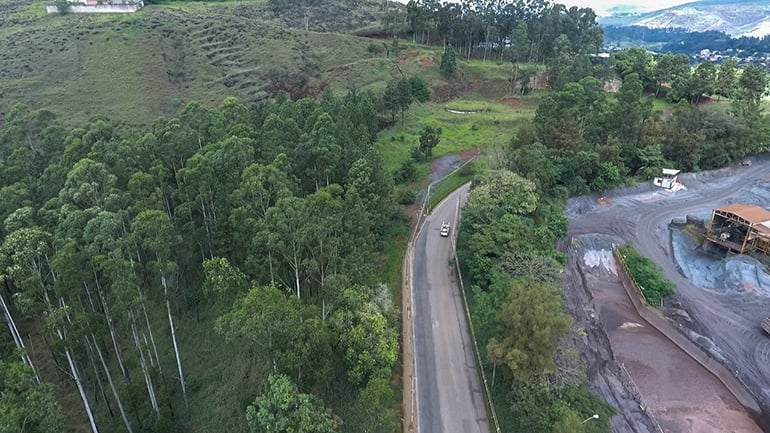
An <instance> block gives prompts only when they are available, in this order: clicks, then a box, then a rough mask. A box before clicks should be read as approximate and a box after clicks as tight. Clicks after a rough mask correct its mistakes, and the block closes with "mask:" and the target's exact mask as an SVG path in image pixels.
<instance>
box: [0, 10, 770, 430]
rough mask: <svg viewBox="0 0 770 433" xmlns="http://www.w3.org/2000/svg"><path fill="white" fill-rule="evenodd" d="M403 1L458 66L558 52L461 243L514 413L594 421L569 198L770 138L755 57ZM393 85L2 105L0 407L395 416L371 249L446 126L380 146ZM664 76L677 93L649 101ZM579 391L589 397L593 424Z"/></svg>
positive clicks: (579, 25) (589, 19)
mask: <svg viewBox="0 0 770 433" xmlns="http://www.w3.org/2000/svg"><path fill="white" fill-rule="evenodd" d="M318 3H319V2H313V1H309V2H307V4H314V5H316V6H317V4H318ZM270 5H271V7H272V8H274V10H276V11H277V13H279V12H280V11H281V10H282V8H290V7H292V3H290V2H285V1H278V0H271V1H270ZM391 12H392V13H388V14H386V16H385V18H384V19H383V27H384V28H385V29H387V31H388V32H391V33H392V35H401V36H405V35H408V37H409V38H411V39H412V40H413V41H418V42H420V43H429V44H435V45H436V46H440V47H442V52H443V55H442V62H441V65H440V66H435V67H436V68H440V70H441V72H442V73H443V74H444V77H445V78H446V79H447V80H455V79H460V78H458V75H459V74H458V71H459V70H461V69H462V65H458V63H459V62H458V59H457V58H455V57H454V54H455V49H456V53H457V55H458V57H461V58H468V57H473V58H482V59H486V58H495V59H497V60H498V61H503V60H504V61H506V62H513V63H511V65H512V66H518V65H520V64H521V62H543V63H544V64H545V65H546V67H547V70H548V76H549V80H550V85H551V87H552V89H551V91H549V92H547V93H544V94H543V95H542V96H538V98H540V104H539V108H538V109H537V112H536V115H535V118H534V121H533V123H532V126H531V127H530V126H524V127H522V128H520V129H518V130H516V131H513V130H512V131H507V133H508V134H509V135H510V136H511V140H510V143H509V145H507V146H506V147H505V148H503V149H498V150H499V152H490V154H491V155H492V156H490V157H489V158H488V160H489V161H488V165H489V167H490V169H489V170H486V171H482V172H481V173H480V174H479V175H478V177H477V178H476V179H474V183H473V188H472V190H471V195H470V198H469V201H468V205H467V207H466V209H465V210H464V213H463V218H464V224H463V226H462V229H461V234H460V248H461V251H460V256H461V260H462V264H463V267H464V269H465V270H466V271H467V274H466V276H467V278H468V281H469V283H470V284H469V285H468V286H469V287H471V289H470V290H471V293H470V295H471V296H470V297H471V301H472V302H471V310H472V311H471V315H472V317H473V320H474V323H475V326H476V328H477V330H478V337H479V341H481V342H482V351H483V354H484V360H485V362H487V363H488V365H487V367H490V368H491V374H492V377H495V378H496V381H497V382H496V383H497V385H496V386H495V387H494V389H495V391H494V392H495V398H496V400H497V402H498V403H499V402H500V401H502V402H503V404H499V405H498V410H499V411H500V413H501V414H502V415H501V419H504V420H506V422H507V424H506V425H509V426H511V428H512V429H514V430H516V431H527V432H548V431H553V432H572V433H575V432H580V431H583V429H585V428H590V429H592V431H601V429H604V431H606V430H607V428H608V426H607V424H606V422H607V420H608V417H609V415H610V414H611V413H612V408H609V407H607V406H602V405H601V404H600V403H599V402H597V401H596V397H595V396H593V395H591V394H590V393H589V392H588V391H587V388H586V385H585V377H584V376H585V375H584V373H583V370H584V367H585V366H582V365H580V361H579V359H577V357H576V356H575V355H574V354H572V353H571V352H570V350H569V349H570V346H569V335H570V326H571V321H570V318H569V316H568V315H567V314H566V311H565V308H564V305H563V301H562V296H561V292H560V290H561V280H560V278H561V269H562V267H563V265H564V261H565V257H564V256H563V255H562V254H561V253H559V252H557V251H556V250H555V247H554V245H555V242H556V241H557V240H558V239H559V238H561V237H562V236H564V234H565V233H566V227H567V222H566V219H565V218H564V216H563V215H562V210H563V206H564V203H565V200H566V198H567V197H569V196H571V195H576V194H584V193H588V192H590V191H602V190H605V189H609V188H612V187H615V186H618V185H622V184H624V183H627V182H631V181H634V180H638V179H647V178H649V177H650V176H652V175H655V174H656V173H657V172H658V170H659V169H660V168H662V167H676V168H681V169H685V170H699V169H709V168H715V167H720V166H723V165H725V164H727V163H730V162H732V161H735V160H737V159H740V158H743V157H744V156H746V155H748V154H751V153H753V152H758V151H761V150H763V149H766V148H767V146H768V138H770V129H769V128H768V124H767V120H766V117H765V115H764V112H763V109H762V99H763V97H764V96H765V95H766V89H767V76H766V72H765V71H764V70H763V69H762V68H759V67H756V66H749V67H747V68H745V69H740V68H738V67H737V65H735V64H734V63H730V62H725V63H723V64H721V65H719V66H716V65H713V64H710V63H704V64H701V65H698V66H697V67H696V68H691V67H690V64H689V60H688V59H687V58H686V56H681V55H673V54H665V55H662V56H659V57H657V58H653V57H652V56H650V55H649V54H648V53H647V52H646V51H645V50H642V49H631V50H626V51H622V52H619V53H617V54H616V55H614V56H613V58H612V59H610V62H608V63H595V62H594V61H592V57H591V54H593V53H595V52H596V50H597V49H598V47H599V46H600V45H601V43H602V32H601V29H600V28H599V27H598V25H597V24H596V22H595V15H594V14H593V12H592V11H591V10H590V9H579V8H570V9H567V8H565V7H563V6H561V5H551V4H550V3H546V2H542V1H530V2H526V1H517V2H513V3H508V2H502V1H491V0H487V1H476V2H467V1H466V2H462V3H457V4H455V3H438V2H436V1H412V2H410V3H409V4H408V5H407V6H406V9H405V10H404V9H403V8H394V9H393V10H392V11H391ZM444 47H446V48H444ZM455 47H456V48H455ZM450 54H451V56H450ZM606 78H616V79H619V80H620V81H621V82H622V86H621V87H620V89H619V91H618V92H616V93H611V92H609V91H607V90H606V89H605V87H604V84H605V83H604V80H605V79H606ZM384 87H385V89H384V91H383V92H382V93H381V94H378V93H373V92H361V91H356V90H349V91H346V92H343V93H342V94H341V96H335V95H334V94H333V93H332V92H330V91H327V92H324V93H323V94H322V95H321V96H320V97H318V98H317V99H307V98H306V99H297V100H291V99H289V98H288V97H286V96H284V95H279V96H278V97H276V98H273V99H271V100H270V101H268V102H265V103H260V104H257V105H253V106H246V105H244V104H242V103H241V102H239V101H238V100H236V99H234V98H227V99H224V102H222V104H221V105H220V106H219V107H216V108H208V107H204V106H202V105H200V104H198V103H195V102H192V103H189V104H188V105H187V106H186V108H184V109H183V110H182V111H181V112H180V114H179V115H178V116H177V117H175V118H170V119H169V118H159V119H158V120H156V121H155V122H154V123H153V124H152V125H150V126H148V127H146V128H129V127H125V126H121V125H116V124H113V123H112V122H111V121H110V120H109V119H106V118H103V117H95V118H93V119H91V121H90V122H88V123H87V124H84V125H79V126H78V127H74V128H73V127H71V126H65V124H64V123H62V122H60V120H59V119H57V116H56V115H55V114H53V113H51V112H49V111H46V110H30V109H28V108H27V107H25V106H23V105H17V106H15V107H14V109H13V110H11V111H10V112H9V113H8V114H7V115H6V118H5V125H4V126H3V128H2V129H0V203H2V204H3V206H2V208H0V278H1V279H2V290H0V301H1V302H0V307H2V312H3V317H4V322H6V323H7V325H8V330H9V332H7V333H0V390H2V393H0V394H1V395H0V426H10V428H9V431H19V430H24V431H44V432H54V431H55V432H59V431H65V430H72V429H77V428H83V426H84V425H85V424H86V423H87V424H90V426H91V429H92V430H93V431H97V429H98V430H101V431H127V432H129V433H133V432H154V431H180V432H181V431H191V430H196V431H216V430H219V429H221V427H222V422H223V420H226V421H227V422H228V423H232V425H228V428H229V429H230V430H233V431H253V432H258V431H290V430H289V429H294V430H291V431H314V432H360V431H370V432H383V433H385V432H394V431H397V430H398V429H399V422H400V419H399V412H398V400H399V399H398V393H397V390H396V389H394V387H393V385H392V384H393V383H394V382H395V381H393V377H394V374H397V368H398V367H397V359H398V354H399V337H398V322H399V320H400V317H399V313H398V311H397V310H396V301H395V300H394V299H393V296H392V295H393V293H396V292H395V290H396V288H394V287H388V286H386V285H385V284H383V282H382V281H383V278H382V275H381V273H382V267H383V261H384V253H383V250H384V244H385V243H386V242H388V241H392V239H391V238H392V237H393V230H394V228H397V227H402V226H403V224H404V223H405V222H404V218H403V215H402V210H401V209H399V208H398V207H397V206H395V205H394V203H393V196H394V193H393V190H394V188H393V187H394V184H395V183H410V182H411V181H413V180H414V178H415V175H416V174H415V167H414V163H415V162H420V163H423V162H425V161H427V160H430V158H431V150H432V148H433V147H434V146H435V145H436V143H437V142H438V140H439V139H440V138H439V136H440V134H441V131H440V130H435V129H433V128H429V127H426V128H425V129H424V130H423V131H422V133H421V137H420V145H419V147H416V148H414V149H413V151H412V155H411V156H412V157H413V160H414V161H412V160H410V161H408V162H407V163H404V165H402V166H401V168H400V169H399V170H398V171H396V172H395V173H390V172H387V171H386V170H385V169H384V168H383V167H384V165H383V160H382V157H381V155H380V153H379V152H378V151H377V150H376V148H375V146H374V142H375V139H376V135H377V133H378V132H379V131H380V130H381V129H382V128H383V127H386V126H389V125H393V124H398V122H401V123H404V119H405V116H406V115H407V112H408V110H409V109H410V107H411V106H412V104H413V103H414V102H416V101H423V102H424V101H427V100H428V99H430V96H431V95H430V89H429V88H428V87H427V85H426V84H425V82H424V81H422V80H421V79H420V78H419V77H399V78H397V79H393V80H392V81H391V82H390V83H387V85H385V86H384ZM664 95H665V97H666V98H667V99H669V100H670V101H672V102H678V103H679V105H678V106H676V107H673V108H671V109H668V110H667V112H666V113H664V114H663V115H662V113H661V112H659V111H655V110H653V107H652V101H653V99H654V97H655V96H657V97H660V98H662V97H664ZM710 95H717V96H718V97H720V98H721V97H726V98H730V102H729V103H726V104H718V106H716V107H715V106H713V105H714V104H711V105H712V106H709V104H704V101H705V100H707V97H708V96H710ZM512 251H517V253H512ZM522 336H526V338H522ZM533 337H534V338H533ZM43 371H45V372H47V374H46V375H41V372H43ZM57 390H58V391H57ZM63 406H64V407H66V411H65V410H63V409H62V407H63ZM581 407H591V408H593V409H592V410H598V411H600V412H601V414H602V417H601V419H602V421H601V422H597V423H591V424H590V425H588V426H583V425H581V424H580V418H579V417H578V413H580V412H581V410H580V408H581ZM75 408H77V409H75ZM595 408H600V409H595ZM65 412H66V414H67V417H65V415H64V414H65ZM81 414H82V416H80V418H79V419H78V418H77V417H78V416H79V415H81ZM0 431H4V430H0Z"/></svg>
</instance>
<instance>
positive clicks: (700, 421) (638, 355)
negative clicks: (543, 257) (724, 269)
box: [567, 160, 770, 432]
mask: <svg viewBox="0 0 770 433" xmlns="http://www.w3.org/2000/svg"><path fill="white" fill-rule="evenodd" d="M768 172H770V161H767V160H758V161H755V164H754V165H753V166H751V167H731V168H728V169H723V170H720V171H716V172H710V173H702V174H693V175H685V176H682V177H680V181H682V183H683V184H684V185H685V186H686V187H687V190H684V191H678V192H675V193H669V192H665V191H663V190H655V189H652V187H651V186H648V185H642V186H637V187H633V188H628V189H624V190H618V191H614V192H612V193H609V194H608V198H609V204H607V205H604V206H600V205H598V204H597V201H596V198H597V197H579V198H576V199H573V200H571V201H570V204H569V206H568V210H567V215H568V216H569V217H570V219H571V223H570V236H569V239H571V240H572V248H571V253H572V255H573V257H572V258H571V263H572V267H571V268H572V269H571V270H570V271H571V272H572V273H573V275H577V274H580V275H582V276H583V278H582V282H581V284H582V285H583V287H582V291H583V292H585V295H583V294H582V293H581V291H580V290H576V288H574V287H573V288H572V289H571V291H572V292H573V293H571V294H568V299H569V302H570V303H571V304H573V305H571V309H572V310H580V309H583V310H586V309H589V310H591V308H589V307H588V306H586V305H585V304H580V303H581V302H588V303H589V304H588V305H589V306H590V302H593V308H594V309H595V313H594V314H595V315H594V318H595V319H598V320H599V321H600V322H601V323H600V325H601V326H602V327H603V328H604V330H605V331H606V333H607V336H608V337H609V341H610V344H611V347H612V350H613V351H614V352H615V355H616V356H617V361H618V362H619V363H622V364H624V365H625V367H626V369H627V370H628V372H629V373H630V375H631V377H632V378H633V380H634V382H635V383H636V385H637V388H638V390H639V391H640V394H641V395H642V397H643V401H644V402H645V403H646V404H647V405H648V406H649V408H647V409H649V410H650V411H652V413H653V414H654V415H655V416H656V417H657V419H658V420H659V421H660V424H661V426H662V427H663V429H664V430H666V431H670V432H725V431H734V432H755V431H759V429H758V427H757V425H756V423H754V422H753V420H751V419H750V418H749V417H748V415H747V414H746V412H745V411H744V410H743V409H742V408H741V407H739V405H738V404H737V402H736V400H735V399H734V398H732V396H731V395H729V393H727V391H726V389H725V388H724V387H723V386H721V383H719V382H717V381H715V380H714V377H713V376H711V375H710V374H709V373H707V372H705V370H704V369H703V368H702V367H700V366H699V365H697V364H695V363H692V362H691V361H689V362H688V360H687V359H685V358H686V356H685V357H684V358H683V357H682V353H681V352H680V353H677V350H676V349H675V348H673V347H672V343H670V342H668V343H667V340H666V339H665V338H662V337H661V336H658V337H656V336H655V334H656V333H655V332H653V331H654V330H651V329H648V328H647V327H645V326H644V325H643V324H642V323H643V322H642V321H641V320H640V319H639V318H638V317H635V313H634V312H633V309H631V308H630V305H629V304H628V302H627V301H624V299H623V297H622V296H619V295H618V293H619V290H618V287H617V286H618V283H617V279H616V278H615V277H614V276H613V272H612V269H611V265H610V264H609V263H611V261H610V260H607V261H606V262H603V261H602V258H601V257H598V258H597V257H593V256H586V254H606V252H607V251H609V247H610V244H611V243H613V242H616V243H617V242H623V241H627V240H630V241H632V242H633V244H634V245H635V246H636V247H637V249H639V250H640V251H641V252H642V253H644V254H645V255H646V256H647V257H649V258H651V259H653V260H655V261H656V262H657V263H658V265H659V266H660V267H661V268H662V269H663V273H664V276H665V277H666V278H667V279H669V280H671V281H673V282H675V283H676V285H677V287H678V293H677V295H676V296H675V297H674V298H673V299H672V300H671V301H670V302H669V304H670V305H668V307H669V308H668V309H667V310H668V311H681V317H684V318H685V319H683V320H679V323H681V324H682V325H683V326H685V327H687V328H689V329H686V332H687V333H688V334H689V335H690V337H691V338H692V339H694V340H695V341H696V342H697V343H698V345H699V346H701V347H702V348H703V349H704V350H707V351H709V352H710V353H711V354H712V356H713V357H714V358H716V359H722V360H723V361H724V363H725V364H726V365H727V366H728V367H729V368H730V370H731V371H735V372H736V376H737V377H738V378H739V379H740V380H741V381H743V382H744V383H745V384H746V385H747V386H748V387H749V389H750V390H751V391H752V393H753V394H754V397H755V399H756V400H757V403H758V404H759V406H760V407H762V408H763V410H764V412H765V413H768V409H770V339H768V338H767V337H765V336H764V335H763V334H762V332H761V330H760V329H759V326H758V324H759V321H760V319H761V318H762V317H764V316H767V315H768V314H770V302H768V301H769V299H768V298H767V297H766V296H764V295H763V294H761V293H751V292H742V293H739V292H728V291H724V292H721V293H720V292H718V291H708V290H704V289H703V288H702V287H698V286H697V285H695V284H693V282H692V281H691V280H690V279H688V278H686V277H685V276H684V275H683V273H680V267H678V266H677V263H676V261H675V260H674V257H673V254H672V244H671V234H670V231H669V229H668V224H669V222H670V221H671V219H672V218H675V217H684V216H685V215H688V214H698V215H708V214H709V213H710V210H711V209H713V208H714V207H718V206H722V205H724V204H727V203H728V202H736V201H745V202H747V203H753V204H759V205H762V206H765V207H768V206H770V197H767V194H764V193H757V191H766V190H767V187H768V180H766V178H765V179H763V177H765V175H766V174H767V173H768ZM763 195H765V197H762V196H763ZM761 199H764V200H765V201H766V202H761V201H760V202H758V200H761ZM595 234H602V235H608V236H610V237H597V236H594V235H595ZM582 235H589V236H587V237H584V236H582ZM576 240H577V241H578V242H577V243H576V242H575V241H576ZM592 243H593V245H591V244H592ZM602 251H604V253H602ZM573 285H574V284H573ZM577 289H581V288H580V287H578V288H577ZM581 297H582V298H583V299H582V300H581ZM591 297H592V298H593V299H592V300H591ZM590 321H591V319H590V317H589V319H587V322H586V324H587V325H589V326H590V323H589V322H590ZM631 424H632V422H631Z"/></svg>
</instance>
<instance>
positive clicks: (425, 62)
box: [420, 59, 433, 66]
mask: <svg viewBox="0 0 770 433" xmlns="http://www.w3.org/2000/svg"><path fill="white" fill-rule="evenodd" d="M420 64H421V65H423V66H430V65H432V64H433V62H431V61H430V60H428V59H422V60H420Z"/></svg>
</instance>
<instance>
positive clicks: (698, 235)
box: [682, 224, 706, 245]
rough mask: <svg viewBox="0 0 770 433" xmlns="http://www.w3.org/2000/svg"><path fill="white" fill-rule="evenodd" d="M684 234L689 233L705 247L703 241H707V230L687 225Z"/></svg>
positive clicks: (696, 241)
mask: <svg viewBox="0 0 770 433" xmlns="http://www.w3.org/2000/svg"><path fill="white" fill-rule="evenodd" d="M682 231H683V232H685V233H687V235H688V236H690V237H691V238H692V240H694V241H695V243H696V244H698V245H703V241H705V240H706V230H704V229H703V227H698V226H697V225H694V224H687V225H686V226H685V227H684V228H683V229H682Z"/></svg>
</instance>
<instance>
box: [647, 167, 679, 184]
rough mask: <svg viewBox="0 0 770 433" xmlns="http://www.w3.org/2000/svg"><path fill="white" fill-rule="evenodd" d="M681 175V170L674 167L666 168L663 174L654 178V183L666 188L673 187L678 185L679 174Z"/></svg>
mask: <svg viewBox="0 0 770 433" xmlns="http://www.w3.org/2000/svg"><path fill="white" fill-rule="evenodd" d="M678 175H679V170H674V169H672V168H664V169H663V171H662V173H661V176H660V177H656V178H655V179H653V180H652V184H653V185H655V186H659V187H661V188H665V189H671V188H673V187H674V186H676V184H677V182H676V179H677V176H678Z"/></svg>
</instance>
